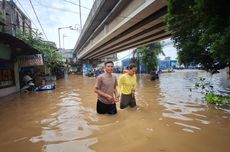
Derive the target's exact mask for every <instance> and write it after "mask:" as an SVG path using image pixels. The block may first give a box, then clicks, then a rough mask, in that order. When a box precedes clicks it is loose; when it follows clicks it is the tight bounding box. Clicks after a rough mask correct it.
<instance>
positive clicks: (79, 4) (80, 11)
mask: <svg viewBox="0 0 230 152" xmlns="http://www.w3.org/2000/svg"><path fill="white" fill-rule="evenodd" d="M79 16H80V28H81V29H80V30H82V20H81V0H79Z"/></svg>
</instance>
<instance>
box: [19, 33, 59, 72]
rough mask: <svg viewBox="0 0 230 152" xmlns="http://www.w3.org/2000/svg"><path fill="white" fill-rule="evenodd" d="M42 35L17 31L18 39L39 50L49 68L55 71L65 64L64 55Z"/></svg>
mask: <svg viewBox="0 0 230 152" xmlns="http://www.w3.org/2000/svg"><path fill="white" fill-rule="evenodd" d="M41 36H42V34H41V33H38V32H34V31H32V33H31V34H30V33H25V32H22V31H17V34H16V37H17V38H19V39H21V40H23V41H24V42H25V43H27V44H28V45H30V46H32V47H33V48H35V49H37V50H38V51H40V52H41V53H42V54H43V55H44V61H45V63H46V64H47V66H48V67H50V68H51V71H53V69H55V68H58V67H60V65H62V64H63V57H62V55H61V54H60V53H59V52H57V49H56V48H55V47H54V46H53V45H52V44H50V43H49V42H47V41H44V40H43V39H42V37H41Z"/></svg>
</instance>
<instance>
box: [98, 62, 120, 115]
mask: <svg viewBox="0 0 230 152" xmlns="http://www.w3.org/2000/svg"><path fill="white" fill-rule="evenodd" d="M113 66H114V64H113V62H112V61H108V62H105V69H104V71H105V72H104V73H103V74H101V75H99V76H98V77H97V81H96V85H95V93H97V94H98V97H97V113H99V114H111V115H113V114H116V113H117V108H116V102H118V101H119V94H118V93H117V91H116V86H117V78H116V76H115V75H113V74H112V73H113Z"/></svg>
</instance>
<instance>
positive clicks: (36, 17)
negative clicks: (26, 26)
mask: <svg viewBox="0 0 230 152" xmlns="http://www.w3.org/2000/svg"><path fill="white" fill-rule="evenodd" d="M29 1H30V5H31V7H32V9H33V11H34V14H35V16H36V18H37V20H38V23H39V25H40V27H41V29H42V32H43V34H44V36H45V37H46V40H47V41H48V38H47V36H46V34H45V31H44V29H43V27H42V24H41V22H40V20H39V19H38V16H37V13H36V11H35V9H34V6H33V4H32V2H31V0H29Z"/></svg>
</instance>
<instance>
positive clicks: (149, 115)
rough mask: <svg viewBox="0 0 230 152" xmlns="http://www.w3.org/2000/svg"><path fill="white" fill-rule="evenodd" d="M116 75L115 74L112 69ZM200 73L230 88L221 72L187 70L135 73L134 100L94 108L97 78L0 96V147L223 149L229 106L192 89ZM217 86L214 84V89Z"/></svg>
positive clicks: (229, 127) (229, 136)
mask: <svg viewBox="0 0 230 152" xmlns="http://www.w3.org/2000/svg"><path fill="white" fill-rule="evenodd" d="M117 76H118V77H119V76H120V75H117ZM199 77H205V78H207V79H208V80H210V82H211V83H212V84H213V85H214V87H215V88H216V89H218V90H229V84H228V81H227V76H226V74H225V73H224V72H223V71H222V72H221V73H219V74H216V75H213V76H210V75H209V74H207V73H206V72H204V71H198V70H197V71H195V70H188V71H186V70H184V71H176V72H175V73H166V74H161V75H160V79H159V80H156V81H150V80H149V77H148V76H146V75H138V88H137V92H136V97H137V105H138V106H137V107H136V108H133V109H131V108H127V109H123V110H121V109H119V103H118V104H117V107H118V114H117V115H114V116H109V115H99V114H97V113H96V110H95V107H96V94H95V93H94V85H95V81H96V78H94V77H82V76H78V75H70V76H69V77H68V78H66V79H60V80H57V82H56V84H57V88H56V89H55V90H53V91H43V92H31V93H28V94H25V93H23V94H15V95H11V96H8V97H4V98H1V99H0V122H1V125H0V150H1V151H2V152H12V151H17V152H27V151H28V152H30V151H31V152H40V151H42V152H86V151H98V152H107V151H111V152H123V151H127V152H128V151H132V152H139V151H143V152H150V151H151V152H152V151H154V152H158V151H159V152H160V151H163V152H167V151H169V152H228V151H229V141H230V109H229V108H226V107H225V108H223V107H216V106H214V105H210V104H207V103H206V102H205V101H204V100H203V95H202V94H201V93H199V91H197V90H193V91H192V92H191V91H189V90H190V89H191V88H194V85H195V82H196V80H197V79H198V78H199ZM218 86H219V88H217V87H218Z"/></svg>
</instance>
